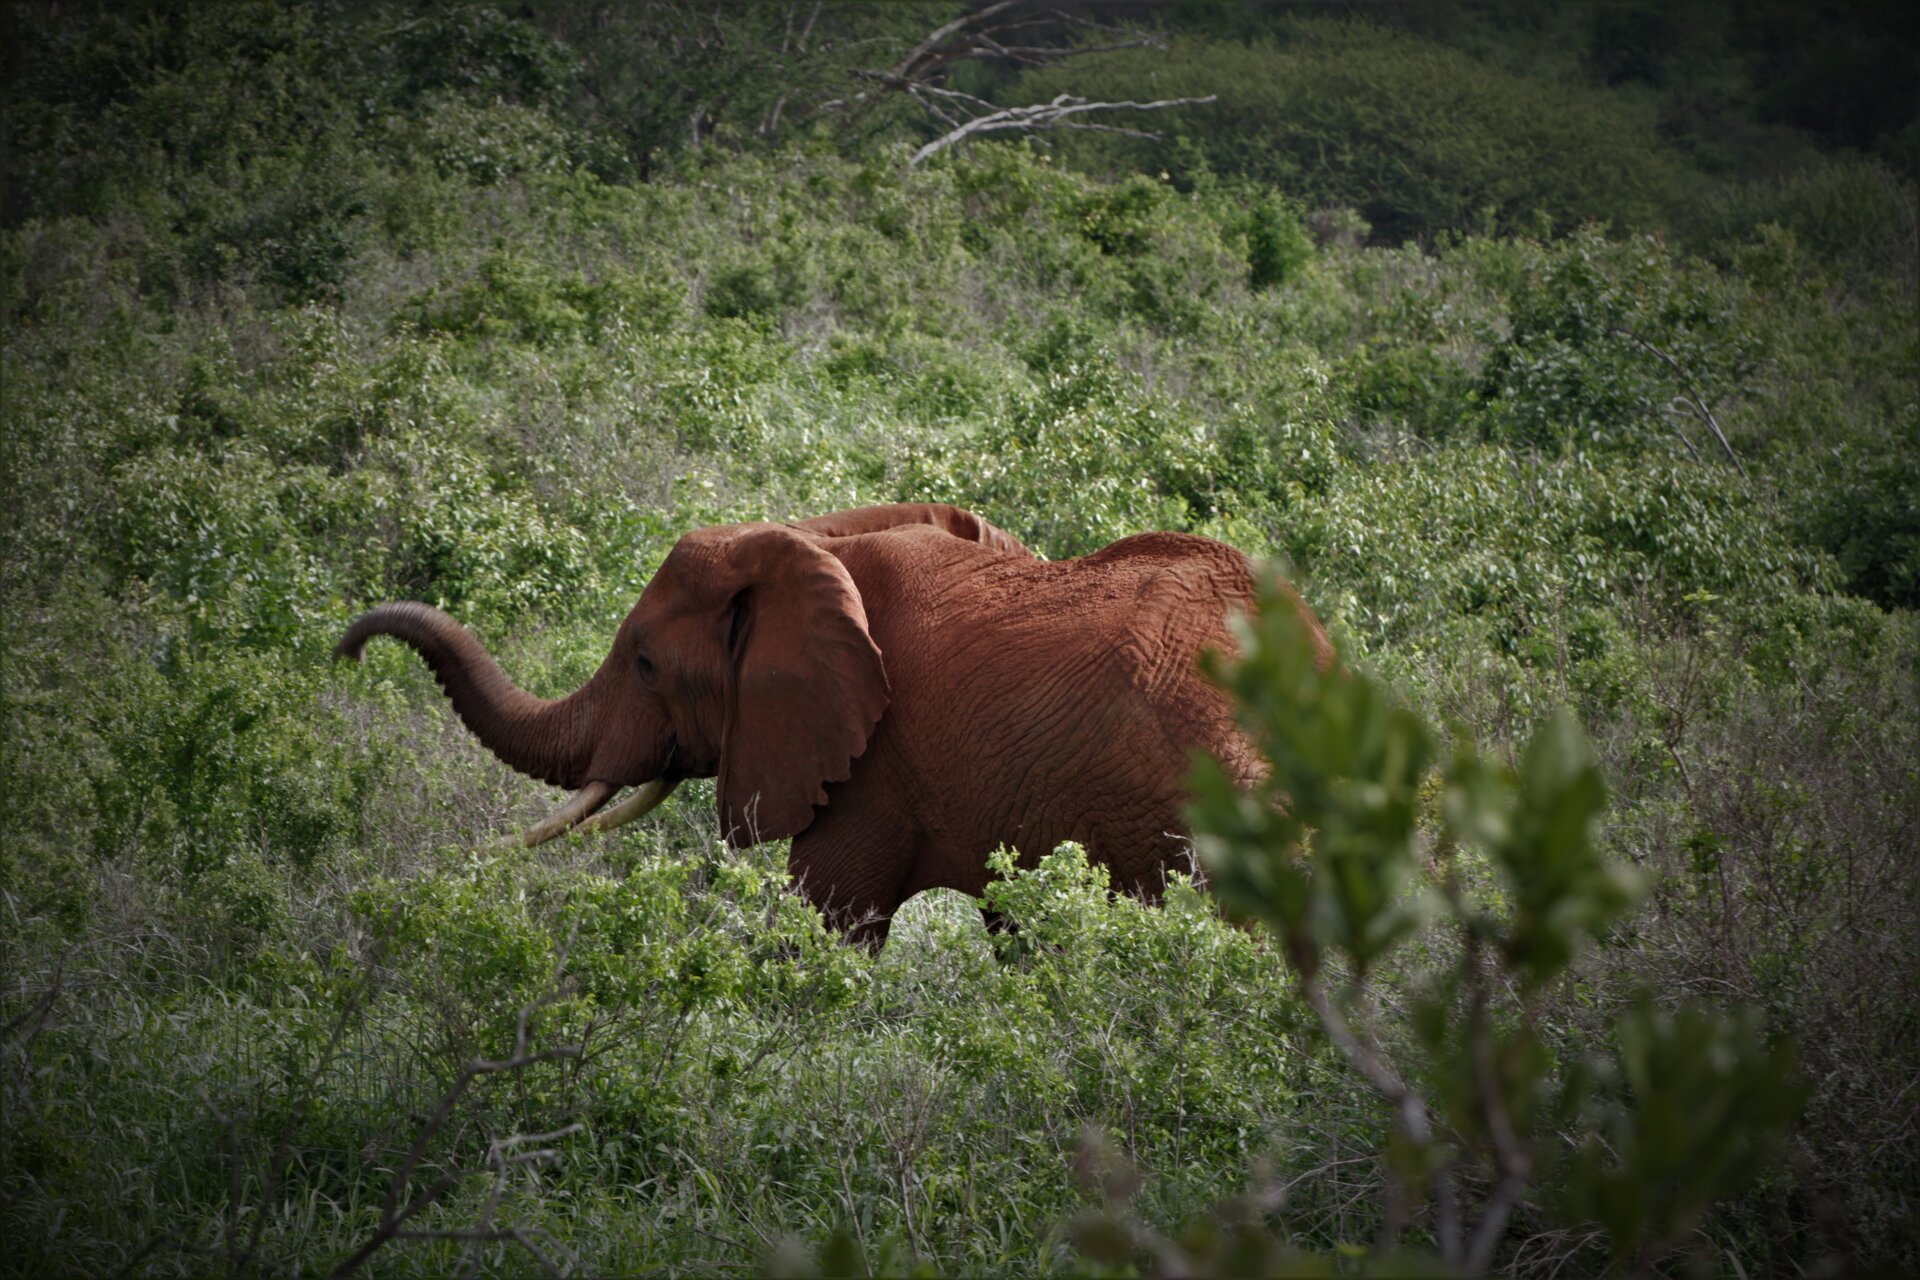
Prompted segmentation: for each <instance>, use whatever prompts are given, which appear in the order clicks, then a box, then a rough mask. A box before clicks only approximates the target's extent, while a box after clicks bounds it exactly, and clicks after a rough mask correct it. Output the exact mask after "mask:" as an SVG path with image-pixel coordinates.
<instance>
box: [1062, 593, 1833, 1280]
mask: <svg viewBox="0 0 1920 1280" xmlns="http://www.w3.org/2000/svg"><path fill="white" fill-rule="evenodd" d="M1241 644H1242V649H1243V657H1242V659H1241V660H1240V661H1239V662H1237V663H1233V664H1228V663H1225V662H1219V661H1216V662H1214V663H1213V664H1212V673H1213V674H1214V676H1215V678H1216V679H1218V680H1219V681H1220V682H1221V683H1222V684H1223V685H1224V686H1225V687H1226V688H1228V689H1229V690H1230V691H1232V693H1233V694H1234V695H1235V697H1236V698H1237V699H1238V700H1239V702H1240V705H1241V707H1242V714H1243V716H1244V719H1245V722H1246V725H1247V728H1248V730H1249V732H1250V733H1251V734H1252V736H1253V737H1254V740H1255V741H1256V742H1257V743H1258V744H1259V745H1260V747H1261V750H1262V752H1263V753H1264V755H1265V756H1266V758H1267V760H1268V762H1269V763H1270V764H1271V766H1272V770H1271V772H1270V774H1269V776H1268V779H1267V781H1266V782H1265V783H1263V784H1262V785H1261V786H1259V787H1256V788H1254V789H1253V790H1251V791H1242V790H1240V789H1239V788H1237V787H1236V786H1235V785H1234V784H1233V782H1232V781H1231V779H1229V778H1228V777H1227V775H1226V774H1225V773H1224V772H1223V771H1222V770H1221V769H1220V768H1219V766H1218V765H1216V764H1214V763H1213V762H1212V761H1203V762H1201V764H1200V765H1199V766H1198V767H1197V768H1196V771H1195V774H1194V779H1193V784H1194V791H1195V795H1196V797H1197V799H1196V802H1195V803H1194V805H1193V806H1192V808H1191V811H1190V817H1191V819H1192V823H1193V829H1194V832H1195V844H1196V846H1197V850H1198V853H1199V855H1200V858H1201V860H1202V861H1203V862H1204V864H1205V866H1206V868H1207V870H1208V872H1209V873H1210V875H1211V876H1212V878H1213V886H1214V891H1215V893H1216V895H1217V896H1218V898H1219V900H1220V902H1221V904H1222V906H1223V908H1224V909H1225V910H1226V911H1227V913H1228V914H1229V915H1231V916H1233V917H1234V918H1235V919H1237V920H1239V921H1242V922H1246V923H1254V924H1258V925H1261V926H1264V927H1265V928H1266V929H1268V930H1270V931H1272V933H1273V934H1274V935H1275V936H1276V937H1277V938H1278V939H1279V941H1280V944H1281V946H1282V948H1283V949H1284V954H1285V955H1286V958H1287V960H1288V963H1289V964H1290V965H1291V966H1292V967H1293V969H1294V971H1295V972H1296V974H1297V975H1298V977H1299V980H1300V983H1301V988H1302V994H1303V995H1304V996H1305V998H1306V1000H1307V1003H1308V1004H1309V1005H1310V1006H1311V1007H1312V1009H1313V1010H1314V1012H1315V1014H1316V1015H1317V1016H1318V1018H1319V1021H1320V1023H1321V1026H1322V1028H1323V1029H1324V1031H1325V1033H1326V1035H1327V1038H1328V1039H1329V1040H1330V1041H1331V1042H1332V1044H1333V1046H1334V1047H1335V1049H1336V1050H1337V1051H1338V1052H1339V1054H1340V1055H1341V1057H1342V1058H1343V1059H1344V1060H1345V1061H1346V1062H1347V1064H1348V1065H1349V1066H1351V1067H1352V1068H1353V1069H1354V1070H1355V1071H1356V1072H1357V1073H1358V1074H1359V1075H1360V1076H1361V1077H1362V1078H1364V1079H1365V1080H1366V1081H1367V1083H1368V1084H1369V1085H1370V1086H1371V1087H1372V1089H1373V1090H1374V1091H1375V1092H1376V1093H1378V1094H1379V1095H1380V1097H1381V1098H1382V1099H1384V1100H1385V1101H1386V1102H1387V1103H1388V1104H1389V1105H1390V1107H1391V1110H1392V1114H1393V1126H1394V1127H1393V1136H1392V1139H1391V1141H1390V1144H1389V1147H1388V1150H1387V1151H1386V1152H1385V1153H1383V1159H1384V1162H1385V1165H1386V1167H1387V1170H1388V1173H1389V1181H1388V1192H1387V1195H1386V1201H1385V1203H1384V1204H1383V1205H1382V1206H1380V1209H1381V1213H1380V1223H1381V1226H1380V1231H1379V1235H1378V1237H1377V1238H1376V1239H1375V1240H1374V1241H1373V1242H1372V1243H1371V1245H1369V1246H1365V1247H1362V1246H1358V1245H1354V1246H1351V1252H1352V1253H1353V1256H1355V1257H1356V1258H1358V1259H1360V1260H1362V1261H1363V1262H1364V1263H1370V1264H1372V1265H1374V1266H1378V1265H1382V1264H1384V1263H1386V1262H1387V1260H1389V1259H1391V1260H1392V1265H1393V1266H1394V1267H1396V1268H1404V1267H1407V1266H1421V1267H1426V1268H1432V1267H1434V1266H1435V1265H1436V1264H1437V1266H1438V1268H1439V1269H1442V1270H1445V1271H1459V1272H1466V1273H1470V1274H1474V1273H1480V1272H1484V1271H1485V1270H1487V1269H1488V1268H1489V1267H1490V1266H1491V1265H1492V1264H1493V1262H1494V1260H1495V1257H1496V1255H1497V1254H1498V1251H1499V1249H1500V1246H1501V1244H1502V1243H1503V1241H1504V1240H1505V1238H1506V1235H1507V1230H1508V1226H1509V1224H1510V1222H1511V1220H1512V1218H1513V1215H1514V1214H1515V1212H1516V1211H1517V1210H1518V1209H1519V1208H1520V1207H1521V1206H1522V1203H1523V1200H1524V1198H1525V1197H1526V1196H1527V1194H1528V1191H1529V1188H1531V1187H1533V1186H1535V1185H1536V1183H1538V1184H1539V1185H1543V1186H1547V1187H1560V1188H1564V1190H1563V1191H1562V1192H1559V1193H1556V1195H1555V1197H1554V1199H1555V1200H1556V1201H1557V1202H1556V1203H1552V1204H1542V1205H1539V1206H1537V1207H1538V1208H1539V1209H1540V1210H1541V1211H1543V1212H1545V1213H1547V1214H1549V1215H1550V1216H1553V1217H1556V1218H1558V1219H1560V1220H1561V1221H1563V1222H1567V1223H1583V1222H1597V1223H1598V1224H1599V1225H1600V1227H1601V1228H1603V1229H1604V1230H1605V1232H1606V1234H1607V1235H1608V1237H1609V1238H1610V1240H1611V1242H1612V1248H1613V1259H1614V1262H1615V1264H1616V1265H1626V1266H1630V1267H1631V1268H1632V1269H1633V1270H1635V1271H1636V1272H1640V1273H1645V1272H1647V1271H1649V1270H1650V1269H1651V1268H1652V1267H1653V1266H1654V1265H1655V1264H1656V1263H1657V1262H1658V1261H1659V1260H1660V1259H1661V1258H1662V1257H1663V1256H1664V1255H1666V1254H1668V1253H1670V1252H1671V1251H1672V1250H1673V1249H1674V1248H1675V1247H1677V1246H1678V1245H1679V1244H1680V1243H1681V1242H1682V1241H1683V1240H1684V1239H1685V1237H1686V1236H1687V1235H1688V1233H1689V1232H1691V1231H1692V1229H1693V1228H1694V1226H1695V1225H1696V1224H1697V1223H1698V1222H1699V1220H1700V1219H1701V1217H1702V1216H1703V1215H1704V1214H1705V1213H1706V1211H1707V1210H1708V1208H1709V1207H1711V1206H1712V1204H1713V1203H1714V1202H1715V1201H1717V1200H1719V1199H1722V1198H1724V1197H1726V1196H1728V1195H1731V1194H1734V1193H1735V1192H1737V1191H1739V1190H1741V1189H1742V1188H1744V1187H1745V1186H1746V1185H1747V1184H1748V1183H1750V1182H1751V1181H1752V1180H1753V1178H1754V1177H1755V1176H1756V1175H1757V1174H1758V1173H1759V1172H1760V1170H1761V1167H1762V1164H1763V1161H1764V1159H1765V1157H1766V1156H1767V1154H1768V1153H1769V1151H1770V1149H1771V1147H1772V1145H1773V1141H1774V1139H1776V1138H1777V1137H1778V1136H1780V1135H1781V1134H1782V1133H1783V1132H1784V1130H1786V1129H1787V1128H1788V1127H1789V1126H1790V1125H1791V1124H1792V1123H1793V1121H1794V1120H1795V1118H1796V1117H1797V1116H1798V1114H1799V1111H1800V1108H1801V1105H1802V1103H1803V1102H1804V1097H1805V1094H1804V1089H1803V1087H1802V1085H1801V1084H1800V1082H1799V1080H1798V1078H1797V1073H1796V1070H1795V1066H1794V1060H1793V1053H1792V1050H1791V1048H1790V1047H1789V1046H1785V1045H1773V1046H1769V1045H1768V1044H1767V1043H1766V1041H1765V1038H1764V1035H1763V1029H1762V1028H1761V1027H1760V1025H1759V1023H1758V1019H1757V1018H1755V1017H1753V1016H1752V1015H1750V1014H1749V1013H1747V1012H1746V1011H1736V1012H1724V1011H1718V1010H1711V1009H1703V1008H1684V1009H1680V1010H1678V1011H1668V1010H1661V1009H1657V1008H1655V1007H1654V1006H1653V1005H1651V1004H1647V1003H1643V1004H1641V1005H1640V1006H1638V1007H1635V1008H1633V1009H1631V1010H1629V1011H1627V1012H1626V1013H1625V1014H1624V1015H1623V1016H1621V1017H1620V1018H1619V1019H1618V1021H1617V1022H1616V1025H1615V1028H1614V1031H1615V1036H1614V1038H1615V1040H1616V1041H1617V1049H1616V1052H1615V1054H1614V1056H1613V1057H1612V1059H1611V1060H1608V1061H1600V1062H1574V1063H1570V1064H1563V1063H1561V1062H1560V1061H1559V1057H1558V1054H1557V1052H1556V1046H1555V1044H1554V1043H1553V1042H1552V1041H1551V1039H1550V1038H1549V1036H1548V1034H1547V1033H1546V1031H1545V1030H1544V1027H1543V1023H1544V1019H1543V1017H1542V1015H1543V1012H1544V1011H1545V1010H1546V1007H1547V1001H1548V995H1549V993H1550V991H1551V990H1552V988H1553V987H1554V985H1555V983H1556V981H1557V980H1559V979H1561V978H1562V977H1563V976H1564V975H1565V974H1566V973H1567V971H1568V969H1569V966H1571V965H1572V964H1573V963H1574V961H1575V959H1576V957H1577V956H1578V954H1579V953H1580V951H1581V950H1582V948H1583V947H1584V946H1586V945H1587V944H1588V943H1589V942H1590V941H1592V940H1593V939H1595V938H1597V937H1599V936H1600V935H1602V934H1603V933H1604V931H1606V930H1607V929H1608V927H1609V926H1610V925H1611V924H1613V923H1614V922H1615V921H1617V920H1619V919H1621V918H1622V917H1623V916H1624V915H1625V914H1626V913H1627V912H1628V911H1630V910H1631V909H1632V908H1633V906H1634V905H1635V904H1636V903H1637V902H1638V901H1639V899H1640V896H1641V894H1642V893H1643V891H1644V885H1643V877H1642V876H1641V875H1640V874H1639V873H1638V872H1637V871H1636V870H1634V869H1633V868H1630V867H1627V866H1624V865H1621V864H1618V863H1614V862H1611V861H1609V860H1608V859H1607V858H1606V857H1605V856H1604V854H1603V853H1602V851H1601V850H1600V849H1599V848H1598V846H1597V845H1596V844H1595V842H1594V839H1593V824H1594V820H1595V819H1596V818H1597V817H1598V815H1599V814H1600V812H1601V810H1602V808H1603V807H1604V805H1605V802H1606V784H1605V780H1604V778H1603V776H1602V774H1601V771H1600V768H1599V766H1598V765H1597V764H1596V763H1595V761H1594V758H1593V756H1592V753H1591V750H1590V748H1589V747H1588V745H1587V742H1586V739H1585V737H1584V735H1583V734H1582V733H1581V731H1580V730H1579V728H1578V726H1577V725H1576V724H1575V723H1574V721H1573V720H1572V719H1571V718H1570V717H1569V716H1567V715H1566V714H1564V713H1562V714H1560V715H1557V716H1555V717H1553V718H1551V719H1549V720H1548V721H1547V722H1546V723H1545V724H1544V725H1542V726H1541V727H1540V729H1539V730H1538V731H1537V732H1536V733H1535V735H1534V737H1533V739H1532V741H1531V742H1530V743H1529V744H1528V746H1527V747H1526V748H1525V750H1524V752H1523V753H1522V756H1521V759H1520V762H1519V766H1518V768H1517V769H1514V768H1509V767H1507V766H1506V765H1503V764H1500V763H1497V762H1495V761H1492V760H1489V759H1487V758H1486V757H1484V756H1482V755H1480V754H1479V752H1478V751H1477V750H1476V749H1475V747H1474V746H1473V744H1472V743H1471V742H1469V741H1463V742H1462V743H1461V744H1460V745H1459V746H1458V747H1457V748H1456V749H1455V751H1454V753H1453V755H1452V758H1451V759H1450V760H1449V761H1448V762H1447V763H1446V764H1445V765H1444V766H1443V767H1441V768H1440V769H1439V770H1438V773H1437V775H1436V774H1435V772H1434V770H1433V768H1432V766H1433V763H1434V760H1435V757H1436V755H1437V754H1438V753H1437V748H1436V743H1435V738H1434V735H1433V733H1432V732H1431V730H1429V729H1428V728H1427V726H1426V725H1424V724H1423V723H1421V721H1420V720H1419V718H1418V717H1416V716H1415V715H1414V714H1413V713H1412V712H1410V711H1409V710H1407V709H1406V708H1405V707H1403V706H1401V705H1399V704H1398V703H1397V702H1396V701H1395V700H1394V699H1393V698H1392V696H1391V695H1390V694H1389V693H1388V692H1387V691H1386V690H1385V689H1383V688H1382V687H1381V686H1380V685H1379V684H1376V683H1375V682H1374V681H1372V680H1370V679H1368V678H1367V677H1365V676H1363V675H1360V674H1357V673H1355V672H1352V671H1348V670H1345V669H1342V668H1336V669H1334V670H1333V671H1331V672H1328V673H1325V674H1323V673H1322V672H1321V671H1320V670H1319V669H1318V668H1317V667H1316V665H1315V663H1314V660H1313V649H1312V646H1311V644H1310V642H1309V640H1308V638H1307V636H1306V634H1305V631H1304V629H1303V628H1302V627H1301V626H1300V624H1299V622H1298V620H1297V618H1296V616H1295V611H1294V610H1293V609H1291V608H1289V607H1287V606H1286V605H1285V604H1284V603H1283V602H1282V601H1281V599H1280V597H1278V596H1277V595H1276V594H1274V589H1273V587H1272V585H1271V583H1270V584H1269V586H1268V588H1267V594H1266V595H1265V597H1264V599H1263V608H1262V611H1261V614H1260V616H1259V618H1258V619H1257V620H1255V621H1252V622H1250V623H1247V624H1245V625H1244V626H1243V628H1242V631H1241ZM1436 801H1437V805H1436V803H1435V802H1436ZM1435 808H1437V810H1438V813H1439V815H1440V817H1441V821H1440V822H1439V823H1438V824H1437V825H1438V828H1439V829H1438V832H1437V833H1430V832H1429V831H1428V830H1427V829H1426V826H1425V825H1423V823H1422V822H1421V817H1422V814H1423V813H1428V812H1432V811H1433V810H1434V809H1435ZM1416 936H1418V937H1421V938H1422V939H1423V941H1425V942H1426V943H1427V947H1426V951H1427V954H1428V955H1430V956H1435V957H1441V959H1439V960H1437V961H1433V962H1431V964H1430V967H1425V968H1414V969H1412V971H1409V969H1408V968H1405V967H1403V968H1401V969H1398V970H1392V969H1388V967H1387V964H1386V962H1387V960H1388V957H1389V956H1390V955H1391V954H1393V953H1394V952H1395V951H1396V949H1397V948H1399V947H1400V946H1401V945H1402V944H1403V943H1407V942H1409V941H1410V940H1412V939H1414V938H1415V937H1416ZM1387 980H1391V981H1393V982H1394V984H1395V985H1396V987H1397V988H1400V989H1403V990H1410V991H1411V994H1410V995H1409V996H1407V998H1406V999H1405V1007H1406V1010H1407V1013H1408V1015H1409V1016H1407V1017H1405V1018H1403V1019H1389V1018H1388V1017H1387V1016H1385V1013H1384V1010H1383V1002H1382V1001H1381V999H1380V998H1379V994H1380V991H1381V989H1382V988H1383V987H1384V986H1385V985H1386V982H1387ZM1556 1166H1557V1167H1556ZM1108 1199H1109V1210H1108V1213H1107V1214H1106V1215H1105V1216H1104V1217H1103V1218H1097V1219H1094V1220H1091V1221H1088V1222H1083V1223H1082V1230H1081V1231H1080V1233H1079V1236H1080V1239H1081V1243H1082V1246H1083V1248H1085V1249H1086V1250H1087V1252H1088V1253H1089V1254H1091V1255H1093V1256H1094V1257H1095V1258H1097V1259H1099V1260H1102V1261H1111V1262H1120V1261H1124V1260H1126V1259H1127V1258H1129V1257H1132V1258H1143V1257H1144V1258H1146V1259H1149V1260H1150V1261H1151V1264H1152V1265H1153V1266H1154V1267H1155V1268H1156V1269H1157V1270H1159V1271H1160V1272H1161V1273H1164V1274H1170V1275H1171V1274H1181V1275H1200V1274H1209V1273H1215V1272H1218V1273H1225V1272H1228V1271H1231V1272H1234V1273H1236V1274H1251V1273H1266V1274H1311V1273H1313V1272H1314V1271H1315V1270H1316V1269H1318V1268H1320V1267H1322V1266H1323V1264H1325V1263H1327V1262H1328V1261H1330V1260H1328V1259H1313V1258H1302V1257H1299V1256H1297V1255H1294V1254H1292V1253H1291V1252H1290V1251H1288V1250H1287V1249H1285V1248H1283V1247H1282V1245H1281V1243H1280V1241H1279V1240H1278V1239H1276V1237H1275V1236H1274V1235H1273V1233H1272V1231H1271V1230H1270V1229H1268V1228H1266V1227H1264V1226H1262V1225H1261V1223H1262V1218H1263V1215H1269V1214H1274V1213H1281V1214H1283V1213H1284V1204H1283V1203H1282V1202H1281V1199H1280V1197H1278V1196H1271V1197H1267V1198H1265V1199H1264V1200H1263V1198H1262V1197H1261V1196H1260V1195H1259V1194H1258V1193H1256V1194H1255V1195H1253V1196H1251V1197H1248V1198H1246V1199H1245V1200H1244V1201H1236V1202H1234V1203H1232V1204H1229V1205H1225V1206H1222V1208H1221V1209H1220V1210H1219V1211H1218V1212H1217V1213H1216V1221H1214V1222H1212V1223H1202V1224H1198V1225H1197V1226H1195V1227H1193V1228H1191V1229H1189V1230H1188V1231H1187V1232H1185V1233H1183V1234H1182V1235H1181V1237H1180V1238H1179V1239H1178V1240H1177V1241H1175V1240H1167V1239H1163V1238H1160V1237H1158V1236H1157V1235H1155V1234H1154V1233H1153V1232H1151V1231H1149V1230H1147V1229H1146V1228H1144V1227H1142V1226H1140V1225H1139V1224H1138V1223H1136V1222H1134V1221H1132V1220H1131V1217H1130V1216H1129V1214H1128V1212H1127V1209H1126V1200H1127V1196H1126V1195H1125V1194H1121V1195H1118V1196H1114V1195H1109V1197H1108ZM1116 1202H1117V1203H1118V1207H1117V1209H1116V1207H1115V1205H1116ZM1410 1236H1411V1237H1413V1243H1414V1244H1415V1245H1417V1246H1418V1250H1419V1251H1417V1252H1416V1251H1412V1250H1410V1249H1409V1246H1408V1244H1407V1241H1408V1239H1409V1237H1410Z"/></svg>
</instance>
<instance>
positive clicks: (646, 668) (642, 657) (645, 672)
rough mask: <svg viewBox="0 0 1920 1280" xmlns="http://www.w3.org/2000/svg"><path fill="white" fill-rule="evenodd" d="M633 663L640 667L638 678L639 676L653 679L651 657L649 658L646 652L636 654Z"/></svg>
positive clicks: (644, 678) (643, 678)
mask: <svg viewBox="0 0 1920 1280" xmlns="http://www.w3.org/2000/svg"><path fill="white" fill-rule="evenodd" d="M634 664H635V665H636V666H638V667H639V668H640V678H641V679H642V680H652V679H653V677H654V666H653V659H652V658H649V657H648V656H647V655H646V654H644V653H643V654H639V655H638V656H636V657H635V658H634Z"/></svg>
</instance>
